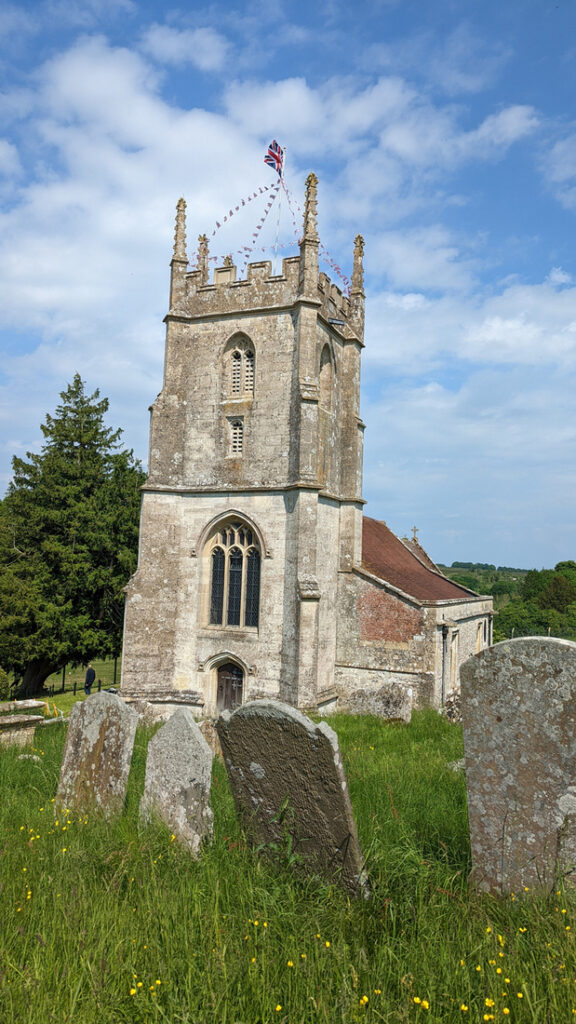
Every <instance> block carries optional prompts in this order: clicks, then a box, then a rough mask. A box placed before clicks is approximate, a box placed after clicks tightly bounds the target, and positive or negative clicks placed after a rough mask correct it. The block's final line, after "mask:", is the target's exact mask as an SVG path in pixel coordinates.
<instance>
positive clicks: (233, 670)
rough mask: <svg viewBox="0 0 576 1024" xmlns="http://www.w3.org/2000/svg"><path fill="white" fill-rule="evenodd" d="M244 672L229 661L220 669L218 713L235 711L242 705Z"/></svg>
mask: <svg viewBox="0 0 576 1024" xmlns="http://www.w3.org/2000/svg"><path fill="white" fill-rule="evenodd" d="M243 681H244V672H243V671H242V669H241V668H240V666H239V665H235V664H234V663H233V662H231V661H227V662H226V664H225V665H221V666H220V668H219V669H218V694H217V698H216V707H217V709H218V711H234V709H235V708H238V707H240V705H241V703H242V684H243Z"/></svg>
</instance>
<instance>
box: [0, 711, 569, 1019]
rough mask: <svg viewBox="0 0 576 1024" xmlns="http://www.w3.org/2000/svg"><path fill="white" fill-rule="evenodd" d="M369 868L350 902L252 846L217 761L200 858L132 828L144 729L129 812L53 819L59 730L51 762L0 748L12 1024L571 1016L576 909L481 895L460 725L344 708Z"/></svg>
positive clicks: (4, 992)
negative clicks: (390, 718)
mask: <svg viewBox="0 0 576 1024" xmlns="http://www.w3.org/2000/svg"><path fill="white" fill-rule="evenodd" d="M331 724H333V725H334V727H335V728H336V731H337V732H338V735H339V738H340V743H341V747H342V750H343V754H344V759H345V764H346V770H347V774H348V780H349V786H350V793H351V797H352V802H353V805H354V809H355V813H356V818H357V822H358V829H359V833H360V838H361V842H362V845H363V849H364V852H365V855H366V860H367V868H368V872H369V874H370V877H371V880H372V889H373V895H372V898H371V899H370V900H367V901H363V900H361V901H350V900H349V899H348V898H347V896H346V894H345V893H343V892H341V891H339V890H338V889H337V888H336V887H334V886H331V885H327V884H324V883H323V882H322V881H320V880H318V879H317V878H314V877H312V876H310V877H307V878H306V879H302V878H297V877H295V876H294V874H293V871H292V864H291V855H290V852H289V849H288V847H287V849H286V851H285V853H284V854H283V855H280V857H279V859H278V860H277V861H276V862H271V861H269V860H268V859H266V858H265V857H263V856H261V855H257V854H256V853H254V852H253V851H252V850H250V849H249V848H247V846H246V845H245V843H244V839H243V836H242V833H241V831H240V830H239V827H238V825H237V822H236V818H235V815H234V810H233V804H232V800H231V796H230V792H229V788H228V783H227V779H226V775H225V772H224V770H223V766H222V765H221V764H220V763H219V762H218V763H215V766H214V780H213V808H214V813H215V834H214V841H213V843H212V844H211V845H208V846H206V847H205V849H204V851H203V853H202V856H201V858H200V859H199V860H198V861H192V860H191V859H190V858H189V857H188V855H187V854H186V853H185V852H184V851H183V850H181V849H180V848H179V846H178V844H177V843H176V842H174V841H173V840H172V837H171V835H170V833H169V832H168V831H167V830H166V829H164V828H162V827H161V826H159V825H151V826H148V827H146V828H143V827H140V825H139V823H138V813H137V809H138V801H139V796H140V793H141V791H142V788H143V779H144V766H145V752H146V744H147V741H148V738H149V735H150V733H147V732H145V731H139V732H138V734H137V744H136V749H135V755H134V759H133V766H132V773H131V778H130V785H129V793H128V797H127V801H126V808H125V812H124V815H123V816H122V817H121V818H120V819H119V820H118V821H115V822H113V823H111V824H106V823H103V822H101V821H98V820H96V819H92V818H91V817H89V816H81V817H78V816H77V815H72V814H67V815H61V816H60V817H59V818H56V819H55V818H54V813H53V807H52V802H51V801H52V800H53V797H54V794H55V790H56V785H57V779H58V773H59V766H60V760H61V753H62V745H63V741H64V735H65V729H66V726H65V725H61V726H59V725H53V726H51V727H49V728H46V729H43V730H41V731H38V732H37V734H36V735H37V739H36V754H37V756H38V757H39V758H40V761H39V762H34V761H29V760H26V761H19V760H18V754H19V753H20V751H19V750H18V749H15V748H7V749H2V750H1V751H0V772H1V777H2V801H1V807H0V879H1V883H2V914H1V924H0V1021H2V1024H23V1022H26V1024H46V1022H52V1021H54V1022H57V1024H68V1022H70V1024H72V1022H74V1024H122V1022H126V1024H127V1022H131V1024H132V1022H136V1024H151V1022H156V1021H158V1022H171V1024H204V1022H206V1024H208V1022H210V1024H220V1022H222V1024H272V1022H277V1024H304V1022H318V1021H321V1022H330V1024H334V1022H342V1024H344V1022H346V1024H349V1022H357V1021H366V1022H376V1021H378V1022H382V1021H386V1022H394V1024H398V1022H414V1024H417V1022H423V1021H426V1022H428V1021H445V1022H455V1021H474V1022H477V1021H481V1022H484V1021H491V1020H495V1021H514V1022H532V1024H563V1022H567V1021H570V1020H576V964H575V958H574V933H575V932H576V920H575V916H576V913H575V912H576V902H575V900H574V896H573V895H572V894H570V893H564V891H563V890H562V889H561V888H558V889H557V890H556V892H555V893H553V894H552V895H551V896H550V897H537V896H536V895H534V894H532V893H530V892H522V893H516V894H514V896H511V897H507V898H503V899H495V898H492V897H489V896H485V895H479V894H477V893H474V892H473V891H470V890H469V888H468V885H467V875H468V871H469V868H470V861H469V843H468V834H467V831H468V830H467V814H466V800H465V786H464V780H463V777H462V776H461V775H459V774H456V773H454V772H453V771H451V770H450V769H449V768H448V767H447V762H450V761H454V760H456V759H458V758H459V757H460V756H461V755H462V748H461V743H462V741H461V731H460V729H459V727H458V726H454V725H450V724H448V723H446V722H445V721H444V720H442V719H441V718H440V717H439V716H438V715H437V714H435V713H434V712H420V713H417V714H416V715H415V716H414V719H413V722H412V724H411V725H410V726H403V725H384V724H382V723H381V722H379V721H378V720H376V719H372V718H344V717H338V718H336V719H334V720H333V721H332V723H331Z"/></svg>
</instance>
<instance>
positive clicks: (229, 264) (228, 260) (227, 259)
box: [224, 254, 234, 267]
mask: <svg viewBox="0 0 576 1024" xmlns="http://www.w3.org/2000/svg"><path fill="white" fill-rule="evenodd" d="M224 266H225V267H233V266H234V260H233V259H232V255H231V254H229V255H228V256H225V257H224Z"/></svg>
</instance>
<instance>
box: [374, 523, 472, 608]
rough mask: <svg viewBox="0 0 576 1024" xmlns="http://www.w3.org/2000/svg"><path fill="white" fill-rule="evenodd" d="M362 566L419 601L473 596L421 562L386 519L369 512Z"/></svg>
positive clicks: (469, 591) (463, 598)
mask: <svg viewBox="0 0 576 1024" xmlns="http://www.w3.org/2000/svg"><path fill="white" fill-rule="evenodd" d="M362 566H363V568H364V569H366V570H367V572H370V573H372V574H373V575H374V576H378V577H379V578H380V579H381V580H384V581H385V582H386V583H390V584H391V585H392V586H393V587H398V589H399V590H403V591H404V593H405V594H410V596H411V597H415V598H416V599H417V600H418V601H456V600H461V601H462V600H465V599H466V598H467V597H475V596H476V595H475V594H474V592H473V591H472V590H466V588H465V587H460V586H458V584H457V583H453V582H452V580H447V579H446V578H445V577H444V576H442V575H439V574H438V573H437V572H433V571H432V570H431V569H429V568H428V567H427V566H426V565H423V564H422V562H421V561H420V560H419V559H418V558H417V557H416V555H414V554H413V553H412V551H410V550H409V549H408V548H407V547H406V546H405V545H404V544H403V543H402V541H401V540H399V539H398V537H396V535H395V534H393V533H392V530H389V529H388V527H387V526H386V524H385V523H382V522H379V521H378V520H376V519H369V518H368V516H364V522H363V526H362Z"/></svg>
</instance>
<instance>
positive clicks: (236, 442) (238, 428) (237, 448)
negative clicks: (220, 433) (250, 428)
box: [230, 420, 244, 455]
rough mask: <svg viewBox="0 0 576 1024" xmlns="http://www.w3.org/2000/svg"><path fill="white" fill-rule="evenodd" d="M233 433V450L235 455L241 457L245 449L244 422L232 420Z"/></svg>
mask: <svg viewBox="0 0 576 1024" xmlns="http://www.w3.org/2000/svg"><path fill="white" fill-rule="evenodd" d="M230 429H231V432H232V440H231V445H230V447H231V449H232V454H233V455H241V454H242V450H243V448H244V424H243V423H242V420H232V423H231V425H230Z"/></svg>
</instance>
